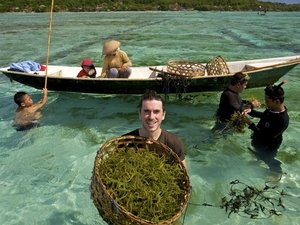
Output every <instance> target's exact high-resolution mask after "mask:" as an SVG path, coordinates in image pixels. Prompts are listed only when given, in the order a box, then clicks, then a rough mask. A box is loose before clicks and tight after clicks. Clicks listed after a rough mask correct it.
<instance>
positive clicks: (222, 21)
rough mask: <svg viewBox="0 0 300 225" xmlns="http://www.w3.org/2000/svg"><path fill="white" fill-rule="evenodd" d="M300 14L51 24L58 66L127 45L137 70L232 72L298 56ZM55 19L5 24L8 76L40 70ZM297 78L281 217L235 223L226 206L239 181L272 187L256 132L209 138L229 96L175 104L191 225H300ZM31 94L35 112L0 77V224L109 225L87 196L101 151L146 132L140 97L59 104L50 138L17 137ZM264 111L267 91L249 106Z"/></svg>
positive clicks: (167, 124)
mask: <svg viewBox="0 0 300 225" xmlns="http://www.w3.org/2000/svg"><path fill="white" fill-rule="evenodd" d="M299 17H300V13H286V12H278V13H272V12H270V13H269V14H268V15H267V16H258V15H257V14H256V12H103V13H57V14H54V16H53V27H52V28H53V31H52V33H51V52H50V53H51V54H50V62H49V63H50V64H59V65H65V64H68V65H79V64H80V62H81V59H82V58H83V57H87V56H88V57H91V58H92V59H93V60H94V62H95V64H96V65H99V66H100V65H101V57H100V54H101V50H102V42H103V40H105V39H107V38H110V37H112V38H116V39H119V40H120V41H121V43H122V49H124V50H125V51H126V52H127V53H128V54H129V56H130V57H131V58H132V60H133V62H134V64H135V65H156V64H164V63H166V62H167V61H168V60H170V59H187V60H209V59H211V58H213V57H214V56H216V55H222V56H223V57H225V58H226V59H227V60H237V59H253V58H264V57H277V56H278V57H280V56H288V55H296V54H299V53H300V47H299V46H300V33H299V32H298V30H299V27H300V20H299ZM48 21H49V15H48V14H46V13H42V14H22V13H17V14H16V13H7V14H6V13H5V14H0V26H1V29H0V34H1V35H0V48H1V53H2V54H1V55H2V57H1V58H0V66H1V67H3V66H9V64H10V63H12V62H18V61H23V60H27V59H32V60H35V61H40V62H43V61H44V59H45V57H46V50H47V34H48V25H49V24H48ZM299 73H300V67H299V66H298V67H296V68H295V69H293V70H292V71H291V72H290V73H288V74H287V75H286V76H285V77H284V79H286V80H288V84H287V85H286V87H285V89H286V105H287V107H288V109H289V115H290V119H291V120H290V126H289V128H288V130H287V131H286V132H285V133H284V142H283V144H282V145H281V148H280V151H279V154H278V157H277V158H278V159H279V160H280V161H281V162H282V169H283V171H284V173H285V174H284V176H283V178H282V180H281V181H280V182H278V183H276V185H278V189H280V190H281V189H283V190H284V191H286V192H287V193H288V195H287V196H285V197H284V198H283V201H284V202H283V203H284V205H285V207H286V209H285V210H284V211H283V212H282V214H283V215H282V216H272V217H270V218H267V219H256V220H254V219H249V218H244V217H241V216H239V215H236V214H232V215H231V216H230V218H228V216H227V214H226V213H225V211H224V210H223V209H220V208H218V207H204V206H197V205H194V204H202V203H210V204H213V205H218V204H219V203H220V200H221V198H222V197H223V196H225V195H227V193H228V192H229V188H230V185H229V182H230V181H232V180H235V179H239V180H240V181H242V182H245V183H247V184H249V185H252V186H255V187H263V186H264V185H265V182H266V181H267V180H268V175H269V172H268V169H267V168H266V166H265V165H264V163H263V162H261V161H257V159H256V158H255V157H254V156H253V155H252V154H251V153H250V152H249V151H248V147H249V146H250V138H249V137H250V134H251V133H250V131H249V130H246V132H245V133H243V134H237V133H236V134H233V135H232V136H229V137H227V138H226V139H224V138H220V137H218V138H216V137H215V138H214V137H211V133H210V129H211V128H212V127H213V125H214V118H213V114H214V113H215V111H216V109H217V106H218V100H219V97H220V93H204V94H193V95H187V94H186V95H184V99H183V100H181V101H179V100H178V99H176V98H175V97H174V96H170V99H169V100H168V101H167V118H166V120H165V121H164V128H166V129H168V130H170V131H173V132H175V133H177V134H178V135H179V136H180V137H181V139H182V140H183V142H184V144H185V147H186V157H187V163H188V172H189V176H190V179H191V184H192V187H193V188H192V198H191V201H190V202H191V203H194V204H190V205H189V206H188V210H187V212H186V216H185V221H184V224H188V225H194V224H195V225H196V224H202V225H211V224H222V225H223V224H224V225H225V224H228V225H229V224H230V225H234V224H249V225H250V224H261V225H263V224H266V225H270V224H291V225H296V224H297V225H298V224H299V223H300V213H299V204H300V199H299V198H300V190H299V185H300V177H299V171H300V169H299V168H300V167H299V166H300V153H299V150H298V146H299V144H300V140H299V138H298V137H299V136H298V135H299V130H300V113H299V111H300V106H299V104H298V102H299V97H298V96H299V94H300V92H299V87H298V86H299V84H300V76H299ZM19 90H25V91H28V92H29V93H31V94H32V96H33V98H34V99H35V100H36V101H37V100H39V98H40V97H41V91H40V90H35V89H33V88H30V87H26V86H23V85H21V84H18V83H16V82H13V83H11V82H10V81H9V79H7V78H6V77H4V76H0V92H1V96H0V98H1V100H0V127H1V134H0V199H1V201H0V224H5V225H6V224H7V225H10V224H26V225H27V224H53V225H54V224H55V225H56V224H106V223H105V222H103V221H102V219H101V217H99V215H98V212H97V210H96V208H95V206H94V205H93V203H92V201H91V199H90V192H89V184H90V178H91V172H92V169H93V162H94V158H95V154H96V151H97V150H98V149H99V147H100V146H101V145H102V144H103V143H104V142H105V141H106V140H108V139H110V138H112V137H115V136H118V135H121V134H123V133H126V132H128V131H130V130H132V129H134V128H136V127H138V126H139V125H140V122H139V120H138V115H137V108H136V106H137V104H138V100H139V96H137V95H88V94H76V93H58V92H50V93H49V101H48V104H47V106H46V107H45V109H44V110H43V119H42V126H41V127H39V128H37V129H32V130H30V131H27V132H16V131H15V130H14V129H13V127H12V124H13V117H14V111H15V108H16V105H15V104H14V103H13V95H14V93H15V92H16V91H19ZM252 96H254V97H256V98H258V99H260V100H261V101H262V100H263V89H262V88H259V89H251V90H246V91H245V92H244V93H243V97H244V98H247V97H252Z"/></svg>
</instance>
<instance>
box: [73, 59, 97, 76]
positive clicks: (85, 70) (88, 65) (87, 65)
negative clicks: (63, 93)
mask: <svg viewBox="0 0 300 225" xmlns="http://www.w3.org/2000/svg"><path fill="white" fill-rule="evenodd" d="M81 68H82V70H80V71H79V73H78V74H77V77H81V78H82V77H89V78H95V77H96V74H97V71H96V68H95V66H94V64H93V62H92V60H90V59H89V58H85V59H83V60H82V62H81Z"/></svg>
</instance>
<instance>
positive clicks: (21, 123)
mask: <svg viewBox="0 0 300 225" xmlns="http://www.w3.org/2000/svg"><path fill="white" fill-rule="evenodd" d="M43 93H44V94H43V97H42V99H41V100H40V101H39V102H38V103H33V100H32V98H31V96H30V95H29V94H27V93H26V92H24V91H20V92H17V93H16V94H15V96H14V101H15V103H16V104H17V105H18V108H17V109H16V115H15V127H16V130H17V131H23V130H28V129H31V128H33V127H38V126H39V119H40V118H41V116H42V114H41V112H39V111H38V110H39V109H40V108H42V107H43V106H44V105H45V104H46V102H47V95H48V90H47V88H44V89H43Z"/></svg>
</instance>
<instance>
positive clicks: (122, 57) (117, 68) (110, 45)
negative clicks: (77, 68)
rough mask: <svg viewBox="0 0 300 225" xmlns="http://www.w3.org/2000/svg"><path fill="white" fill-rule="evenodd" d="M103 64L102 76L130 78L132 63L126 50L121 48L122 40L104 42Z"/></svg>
mask: <svg viewBox="0 0 300 225" xmlns="http://www.w3.org/2000/svg"><path fill="white" fill-rule="evenodd" d="M102 56H104V59H103V66H102V72H101V75H100V77H101V78H102V77H107V78H128V77H129V75H130V74H131V68H130V67H131V66H132V63H131V61H130V59H129V57H128V55H127V54H126V52H124V51H122V50H120V42H119V41H116V40H108V41H106V42H105V43H104V44H103V50H102Z"/></svg>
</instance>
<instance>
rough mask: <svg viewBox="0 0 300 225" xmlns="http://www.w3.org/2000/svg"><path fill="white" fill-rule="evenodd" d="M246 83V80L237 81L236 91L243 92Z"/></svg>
mask: <svg viewBox="0 0 300 225" xmlns="http://www.w3.org/2000/svg"><path fill="white" fill-rule="evenodd" d="M247 84H248V82H247V81H246V82H239V83H238V84H237V87H238V92H239V93H241V92H243V91H244V90H245V89H246V87H247Z"/></svg>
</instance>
